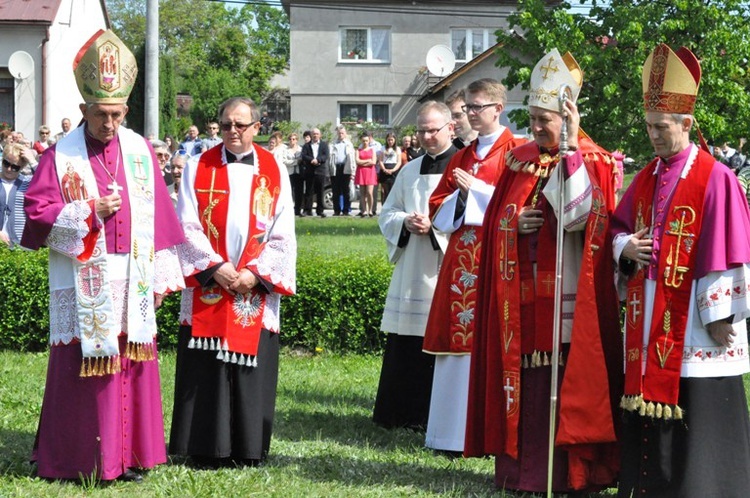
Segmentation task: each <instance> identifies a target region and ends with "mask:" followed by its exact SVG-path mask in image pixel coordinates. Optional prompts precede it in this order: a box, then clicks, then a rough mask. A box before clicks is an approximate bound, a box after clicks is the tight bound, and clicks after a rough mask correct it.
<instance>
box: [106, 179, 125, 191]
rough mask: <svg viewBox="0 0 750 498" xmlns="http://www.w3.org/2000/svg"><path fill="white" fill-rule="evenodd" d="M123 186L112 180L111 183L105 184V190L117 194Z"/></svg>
mask: <svg viewBox="0 0 750 498" xmlns="http://www.w3.org/2000/svg"><path fill="white" fill-rule="evenodd" d="M123 189H124V187H122V186H121V185H118V183H117V180H112V183H110V184H109V185H107V190H111V191H112V193H113V194H115V193H116V194H119V193H120V191H121V190H123Z"/></svg>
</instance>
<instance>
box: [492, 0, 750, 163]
mask: <svg viewBox="0 0 750 498" xmlns="http://www.w3.org/2000/svg"><path fill="white" fill-rule="evenodd" d="M579 3H580V4H581V5H586V6H589V7H591V9H590V11H589V13H588V15H585V14H582V13H578V14H574V13H571V12H570V5H569V4H568V3H565V2H563V3H560V4H558V5H556V6H555V7H554V8H547V7H546V5H545V2H544V1H543V0H521V2H519V9H518V11H517V12H516V13H515V14H513V15H511V16H510V17H509V19H508V21H509V24H510V28H511V31H507V30H503V31H498V32H497V36H498V41H499V42H500V43H501V44H502V49H500V50H498V56H499V61H498V65H499V66H501V67H508V68H510V72H509V74H508V77H507V78H506V79H505V80H504V83H505V84H506V85H507V86H508V87H512V86H514V85H516V84H518V83H520V84H522V85H523V87H524V88H528V82H529V76H530V72H531V67H533V64H534V63H535V62H536V61H537V60H539V58H541V56H542V55H544V53H545V52H546V51H548V50H549V49H551V48H553V47H557V48H558V49H559V50H560V52H562V53H564V52H566V51H570V52H571V53H572V54H573V55H574V56H575V58H576V60H578V62H579V64H580V65H581V68H582V69H583V71H584V88H583V89H582V91H581V100H580V108H581V112H582V115H583V117H582V125H583V127H584V128H585V129H586V130H588V131H589V132H590V133H591V135H592V137H593V138H594V139H595V140H596V141H597V142H599V143H600V144H601V145H602V146H604V147H606V148H608V149H610V150H614V149H618V148H619V149H622V150H624V151H625V152H626V153H627V154H628V155H632V156H634V157H636V159H637V160H639V161H644V160H645V159H647V158H648V157H650V155H651V150H652V149H651V146H650V144H649V143H648V137H647V135H646V132H645V125H644V124H643V104H642V86H641V68H642V65H643V62H644V61H645V60H646V57H648V54H649V53H650V52H651V50H653V48H654V47H655V46H656V45H657V44H658V43H667V44H668V45H670V46H671V47H672V48H673V49H676V48H678V47H680V46H686V47H688V48H689V49H690V50H692V51H693V52H694V53H695V54H696V56H697V57H698V59H699V60H700V61H701V66H702V69H703V79H702V82H701V89H700V93H699V95H698V104H697V106H696V111H695V115H696V119H697V121H698V123H699V125H700V128H701V130H702V131H703V134H704V136H706V138H707V139H714V140H716V141H720V140H722V141H723V140H729V141H731V142H733V143H737V140H738V139H739V137H742V136H747V131H748V130H747V125H745V123H750V93H749V92H748V90H750V75H749V74H748V61H750V43H748V41H750V24H748V23H747V22H746V19H747V18H748V13H749V12H748V5H747V3H746V2H744V1H741V0H724V1H716V0H676V1H672V2H654V1H652V0H610V1H607V2H602V1H601V0H599V1H597V0H581V1H580V2H579ZM511 119H513V120H514V122H516V123H519V124H525V123H526V122H528V121H527V119H528V118H527V114H526V112H525V111H516V112H514V113H511Z"/></svg>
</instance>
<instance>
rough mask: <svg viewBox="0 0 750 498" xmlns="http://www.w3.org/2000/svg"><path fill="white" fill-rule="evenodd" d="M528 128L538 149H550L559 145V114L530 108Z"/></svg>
mask: <svg viewBox="0 0 750 498" xmlns="http://www.w3.org/2000/svg"><path fill="white" fill-rule="evenodd" d="M529 128H531V133H532V134H533V135H534V141H535V142H536V144H537V145H538V146H539V147H544V148H547V149H552V148H554V147H557V146H558V145H559V144H560V132H561V131H562V115H560V113H559V112H554V111H550V110H548V109H542V108H541V107H536V106H530V107H529Z"/></svg>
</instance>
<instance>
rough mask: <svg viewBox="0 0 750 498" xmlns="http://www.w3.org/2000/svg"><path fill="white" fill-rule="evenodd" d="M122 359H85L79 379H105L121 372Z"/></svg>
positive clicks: (110, 357) (108, 357) (112, 357)
mask: <svg viewBox="0 0 750 498" xmlns="http://www.w3.org/2000/svg"><path fill="white" fill-rule="evenodd" d="M120 370H121V367H120V357H119V356H106V357H96V358H84V359H83V361H81V371H80V372H79V374H78V376H79V377H103V376H105V375H112V374H116V373H118V372H120Z"/></svg>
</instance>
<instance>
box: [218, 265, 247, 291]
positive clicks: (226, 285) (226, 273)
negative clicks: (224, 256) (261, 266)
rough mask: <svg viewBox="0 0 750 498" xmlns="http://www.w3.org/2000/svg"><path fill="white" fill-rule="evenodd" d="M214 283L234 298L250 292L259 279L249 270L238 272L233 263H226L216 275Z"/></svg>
mask: <svg viewBox="0 0 750 498" xmlns="http://www.w3.org/2000/svg"><path fill="white" fill-rule="evenodd" d="M214 281H216V283H217V284H219V285H220V286H221V288H222V289H224V290H225V291H227V292H228V293H229V294H231V295H232V296H233V295H235V294H238V293H239V294H246V293H247V292H249V291H250V289H252V288H253V287H255V286H256V285H257V284H258V277H256V276H255V274H253V272H251V271H250V270H248V269H247V268H241V269H240V270H239V271H237V269H236V268H235V267H234V265H233V264H232V263H229V262H226V263H224V264H223V265H221V267H220V268H219V269H218V270H216V272H215V273H214Z"/></svg>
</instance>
